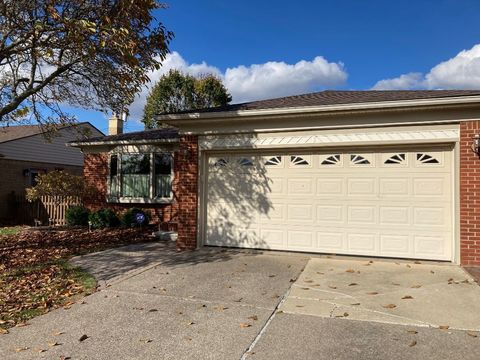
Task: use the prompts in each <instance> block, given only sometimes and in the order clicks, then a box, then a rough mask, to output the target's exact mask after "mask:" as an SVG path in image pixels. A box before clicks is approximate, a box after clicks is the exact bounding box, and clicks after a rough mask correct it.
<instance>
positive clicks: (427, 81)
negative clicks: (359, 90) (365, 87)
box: [373, 44, 480, 90]
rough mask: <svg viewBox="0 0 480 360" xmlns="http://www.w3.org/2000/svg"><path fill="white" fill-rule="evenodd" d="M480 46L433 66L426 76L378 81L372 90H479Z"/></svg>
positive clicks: (404, 75) (417, 75)
mask: <svg viewBox="0 0 480 360" xmlns="http://www.w3.org/2000/svg"><path fill="white" fill-rule="evenodd" d="M479 88H480V44H477V45H475V46H474V47H472V48H471V49H469V50H463V51H461V52H460V53H458V54H457V55H456V56H455V57H453V58H451V59H449V60H447V61H443V62H441V63H440V64H438V65H436V66H434V67H433V68H432V69H431V70H430V71H429V72H428V73H427V74H426V75H424V74H421V73H409V74H403V75H401V76H399V77H397V78H392V79H385V80H380V81H378V82H377V83H376V84H375V85H374V86H373V89H374V90H397V89H398V90H400V89H405V90H408V89H479Z"/></svg>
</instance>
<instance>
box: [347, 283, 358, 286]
mask: <svg viewBox="0 0 480 360" xmlns="http://www.w3.org/2000/svg"><path fill="white" fill-rule="evenodd" d="M356 285H358V284H357V283H350V284H348V286H356Z"/></svg>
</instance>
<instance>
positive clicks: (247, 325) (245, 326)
mask: <svg viewBox="0 0 480 360" xmlns="http://www.w3.org/2000/svg"><path fill="white" fill-rule="evenodd" d="M250 326H252V325H251V324H248V323H240V327H241V328H248V327H250Z"/></svg>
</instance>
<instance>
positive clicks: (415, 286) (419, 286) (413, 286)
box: [410, 284, 422, 289]
mask: <svg viewBox="0 0 480 360" xmlns="http://www.w3.org/2000/svg"><path fill="white" fill-rule="evenodd" d="M410 287H411V288H412V289H419V288H421V287H422V285H418V284H417V285H412V286H410Z"/></svg>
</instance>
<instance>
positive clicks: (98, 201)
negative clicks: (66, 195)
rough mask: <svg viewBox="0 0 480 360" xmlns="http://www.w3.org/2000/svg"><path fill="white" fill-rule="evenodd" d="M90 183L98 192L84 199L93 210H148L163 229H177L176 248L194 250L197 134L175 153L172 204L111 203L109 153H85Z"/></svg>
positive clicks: (87, 175)
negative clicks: (107, 200)
mask: <svg viewBox="0 0 480 360" xmlns="http://www.w3.org/2000/svg"><path fill="white" fill-rule="evenodd" d="M83 172H84V176H85V180H86V182H87V184H89V185H91V186H93V187H94V188H95V189H96V190H97V193H96V194H95V196H93V197H90V198H88V199H85V205H86V206H87V207H88V208H89V209H90V210H93V211H94V210H98V209H100V208H105V207H109V208H112V209H114V210H115V211H117V212H119V213H121V212H122V211H125V210H126V209H128V208H131V207H136V208H141V209H144V210H149V211H150V213H151V214H152V218H153V219H152V220H153V221H154V222H158V223H159V224H160V227H161V228H162V229H163V230H175V231H177V232H178V240H177V248H178V249H181V250H184V249H195V248H196V246H197V178H198V139H197V137H196V136H182V137H181V138H180V149H179V151H175V155H174V180H173V185H172V188H173V193H174V199H173V202H172V203H171V204H148V205H144V204H109V203H107V202H106V197H107V177H108V154H107V153H97V154H85V157H84V168H83Z"/></svg>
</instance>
